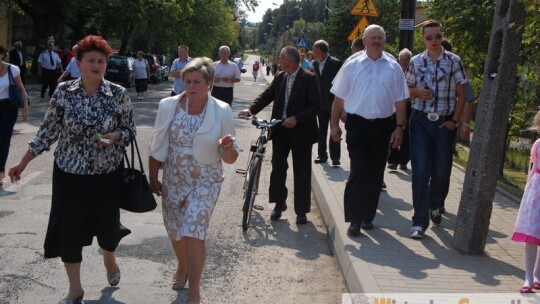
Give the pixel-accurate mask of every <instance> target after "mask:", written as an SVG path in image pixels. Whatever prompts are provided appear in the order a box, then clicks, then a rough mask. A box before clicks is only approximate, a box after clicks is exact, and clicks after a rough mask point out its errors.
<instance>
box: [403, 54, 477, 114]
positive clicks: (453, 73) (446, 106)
mask: <svg viewBox="0 0 540 304" xmlns="http://www.w3.org/2000/svg"><path fill="white" fill-rule="evenodd" d="M405 78H406V80H407V85H408V86H409V87H417V88H428V89H430V90H431V96H432V98H431V99H430V100H424V99H421V98H419V97H415V98H412V108H413V109H415V110H418V111H422V112H427V113H431V112H433V113H437V114H439V115H450V114H452V113H454V111H455V109H456V86H458V85H460V84H465V83H467V82H468V81H467V76H466V75H465V70H464V69H463V65H462V64H461V59H460V58H459V56H457V55H456V54H454V53H451V52H448V51H445V50H444V49H443V50H442V52H441V53H440V54H439V57H437V60H435V61H433V60H431V58H430V57H429V55H428V53H427V51H424V52H423V53H420V54H418V55H416V56H414V57H413V58H412V59H411V63H410V64H409V69H408V70H407V73H406V74H405Z"/></svg>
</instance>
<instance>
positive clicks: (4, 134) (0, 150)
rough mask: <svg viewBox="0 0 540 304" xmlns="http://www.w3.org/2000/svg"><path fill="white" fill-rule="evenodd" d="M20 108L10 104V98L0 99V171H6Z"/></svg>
mask: <svg viewBox="0 0 540 304" xmlns="http://www.w3.org/2000/svg"><path fill="white" fill-rule="evenodd" d="M17 113H18V109H17V108H14V107H12V106H10V105H9V99H2V100H0V172H6V162H7V158H8V154H9V146H10V144H11V136H12V135H13V127H14V126H15V122H16V121H17Z"/></svg>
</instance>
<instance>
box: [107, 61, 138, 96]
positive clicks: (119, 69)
mask: <svg viewBox="0 0 540 304" xmlns="http://www.w3.org/2000/svg"><path fill="white" fill-rule="evenodd" d="M133 62H134V59H133V57H128V56H121V55H111V56H109V62H108V63H107V70H106V72H105V79H107V80H109V81H112V82H115V83H119V84H123V85H125V87H126V88H131V87H132V86H133V85H134V83H135V76H134V75H133Z"/></svg>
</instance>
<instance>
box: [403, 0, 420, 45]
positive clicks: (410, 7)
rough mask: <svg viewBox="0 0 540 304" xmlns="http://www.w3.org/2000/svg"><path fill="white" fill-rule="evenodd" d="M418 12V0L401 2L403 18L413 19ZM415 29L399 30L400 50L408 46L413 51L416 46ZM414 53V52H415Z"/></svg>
mask: <svg viewBox="0 0 540 304" xmlns="http://www.w3.org/2000/svg"><path fill="white" fill-rule="evenodd" d="M415 12H416V0H402V2H401V19H413V20H414V17H415ZM413 44H414V30H412V31H411V30H403V29H400V31H399V50H400V51H401V50H402V49H404V48H408V49H409V50H410V51H411V52H413V47H414V45H413ZM413 53H414V52H413Z"/></svg>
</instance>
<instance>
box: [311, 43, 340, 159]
mask: <svg viewBox="0 0 540 304" xmlns="http://www.w3.org/2000/svg"><path fill="white" fill-rule="evenodd" d="M328 48H329V46H328V42H326V41H324V40H318V41H315V43H314V44H313V50H312V51H313V56H314V57H315V59H316V60H315V61H314V62H313V69H314V70H315V75H317V79H318V80H319V87H320V89H321V108H320V110H319V113H317V117H318V118H319V143H318V149H317V150H318V157H317V158H316V159H315V163H316V164H320V163H325V162H326V161H327V160H328V153H327V152H326V141H328V149H329V150H330V159H331V160H332V166H339V165H341V162H340V157H341V144H340V143H339V142H335V141H333V140H332V139H331V138H328V122H329V121H330V112H331V109H332V103H333V102H334V94H332V93H330V89H331V88H332V81H333V80H334V77H335V76H336V74H337V73H338V71H339V69H340V68H341V61H340V60H339V59H337V58H335V57H332V56H330V55H329V54H328Z"/></svg>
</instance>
